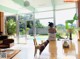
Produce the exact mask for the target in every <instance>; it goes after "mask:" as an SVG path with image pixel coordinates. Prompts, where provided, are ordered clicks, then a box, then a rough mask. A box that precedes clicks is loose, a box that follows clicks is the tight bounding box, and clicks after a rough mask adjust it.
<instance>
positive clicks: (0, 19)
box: [0, 12, 4, 32]
mask: <svg viewBox="0 0 80 59" xmlns="http://www.w3.org/2000/svg"><path fill="white" fill-rule="evenodd" d="M0 32H4V13H3V12H0Z"/></svg>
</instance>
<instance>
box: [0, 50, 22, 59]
mask: <svg viewBox="0 0 80 59" xmlns="http://www.w3.org/2000/svg"><path fill="white" fill-rule="evenodd" d="M20 51H21V50H14V49H9V50H3V51H1V52H6V53H7V59H12V58H13V57H14V56H16V55H17V54H18V53H19V52H20Z"/></svg>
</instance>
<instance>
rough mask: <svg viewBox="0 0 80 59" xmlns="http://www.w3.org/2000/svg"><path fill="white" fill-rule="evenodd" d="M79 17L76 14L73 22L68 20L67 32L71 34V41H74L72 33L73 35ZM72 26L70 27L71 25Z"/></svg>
mask: <svg viewBox="0 0 80 59" xmlns="http://www.w3.org/2000/svg"><path fill="white" fill-rule="evenodd" d="M77 19H78V17H77V15H76V14H75V15H74V17H73V19H72V20H67V21H66V30H67V32H68V33H69V39H70V40H72V33H73V30H74V26H73V23H74V21H75V20H77ZM69 24H70V25H69Z"/></svg>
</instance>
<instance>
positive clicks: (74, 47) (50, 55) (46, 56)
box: [14, 40, 80, 59]
mask: <svg viewBox="0 0 80 59" xmlns="http://www.w3.org/2000/svg"><path fill="white" fill-rule="evenodd" d="M31 42H32V43H31ZM63 42H64V40H60V41H50V42H49V44H48V45H47V46H46V48H45V49H44V51H43V52H42V54H41V55H38V53H37V55H36V56H34V44H33V41H29V43H28V41H27V44H26V45H25V44H24V45H15V47H14V48H16V49H21V51H20V53H19V54H17V55H16V57H18V58H19V59H80V41H78V40H72V41H69V40H68V43H69V46H70V47H69V48H67V49H64V48H63ZM23 57H24V58H23Z"/></svg>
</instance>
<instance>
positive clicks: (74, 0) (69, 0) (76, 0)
mask: <svg viewBox="0 0 80 59" xmlns="http://www.w3.org/2000/svg"><path fill="white" fill-rule="evenodd" d="M78 1H79V0H64V2H78Z"/></svg>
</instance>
